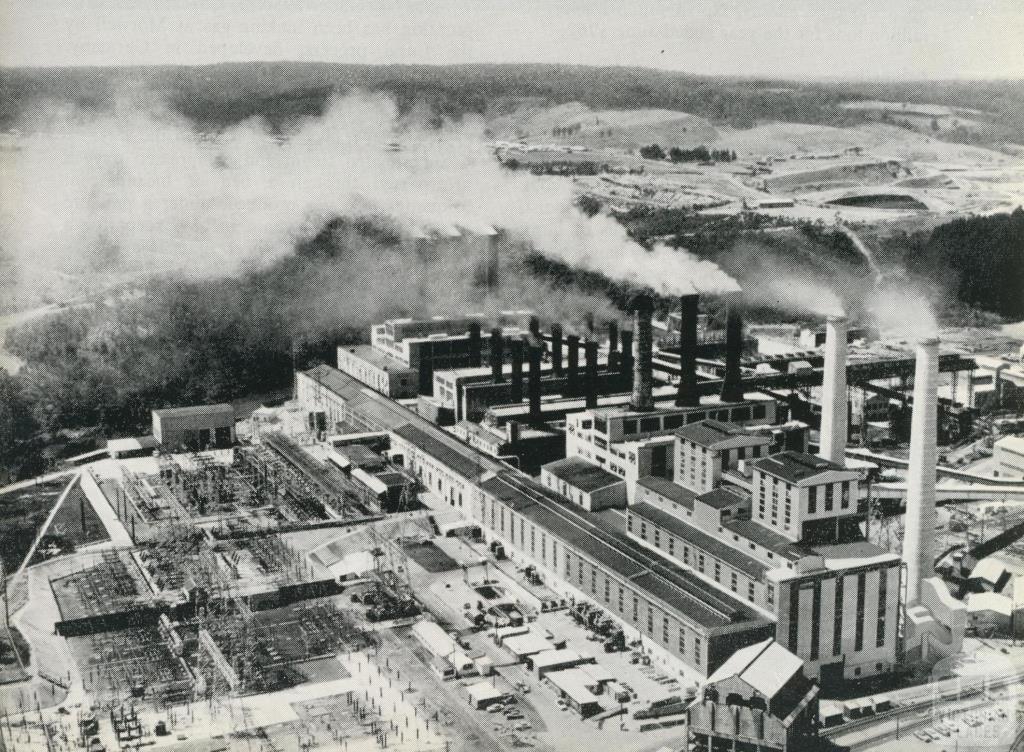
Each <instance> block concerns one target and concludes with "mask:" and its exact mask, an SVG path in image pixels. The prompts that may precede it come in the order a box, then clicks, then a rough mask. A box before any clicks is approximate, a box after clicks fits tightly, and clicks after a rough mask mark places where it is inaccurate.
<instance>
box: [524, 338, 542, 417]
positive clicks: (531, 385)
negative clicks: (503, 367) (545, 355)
mask: <svg viewBox="0 0 1024 752" xmlns="http://www.w3.org/2000/svg"><path fill="white" fill-rule="evenodd" d="M540 354H541V349H540V345H537V344H533V343H531V344H530V347H529V357H530V376H529V381H528V382H527V395H528V397H529V399H530V423H532V424H533V425H537V424H539V423H540V422H541V417H540Z"/></svg>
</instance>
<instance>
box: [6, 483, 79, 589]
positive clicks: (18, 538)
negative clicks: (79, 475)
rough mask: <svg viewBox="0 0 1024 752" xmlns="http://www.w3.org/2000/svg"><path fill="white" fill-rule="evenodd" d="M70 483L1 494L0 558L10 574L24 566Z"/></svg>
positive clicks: (45, 484) (44, 484) (44, 485)
mask: <svg viewBox="0 0 1024 752" xmlns="http://www.w3.org/2000/svg"><path fill="white" fill-rule="evenodd" d="M67 483H68V479H67V478H62V479H58V480H53V481H49V482H47V483H41V484H39V485H33V486H29V487H27V488H22V489H19V490H17V491H11V492H8V493H6V494H2V495H0V557H3V562H4V567H5V568H6V571H8V572H14V571H15V570H17V569H18V567H19V566H21V563H22V560H23V559H24V558H25V555H26V554H27V553H28V551H29V549H30V548H31V546H32V541H33V540H35V537H36V535H37V534H38V532H39V528H40V527H41V526H42V525H43V523H44V522H45V520H46V517H47V515H48V514H49V513H50V511H51V509H52V508H53V505H54V504H55V503H56V502H57V499H58V498H60V494H61V492H62V491H63V490H64V488H65V486H67Z"/></svg>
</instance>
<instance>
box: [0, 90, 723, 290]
mask: <svg viewBox="0 0 1024 752" xmlns="http://www.w3.org/2000/svg"><path fill="white" fill-rule="evenodd" d="M25 130H27V131H29V132H30V133H32V135H31V136H30V137H28V138H26V139H24V142H23V143H22V144H21V145H20V146H21V148H20V150H19V151H16V152H12V153H11V154H10V156H11V159H12V165H11V166H10V168H9V172H10V173H11V175H12V177H13V179H12V180H5V181H3V184H2V185H0V245H2V247H3V249H4V250H5V251H6V252H7V253H8V254H9V255H12V256H13V257H14V259H15V261H16V263H17V264H18V265H19V267H20V268H22V269H23V270H28V273H29V274H36V273H39V274H45V273H49V271H50V270H60V271H64V272H68V273H76V272H78V271H80V270H82V269H88V268H90V267H94V266H96V265H98V264H104V263H107V264H109V263H110V262H111V261H116V263H117V268H118V269H120V270H138V271H142V272H153V271H173V272H175V273H182V274H186V275H193V276H199V277H206V276H218V275H230V274H236V273H239V272H243V271H247V270H253V269H260V268H265V267H266V266H267V265H268V264H270V263H272V262H274V261H276V260H279V259H280V258H282V257H284V256H286V255H288V254H290V253H291V252H292V250H293V249H294V247H295V244H296V242H298V241H299V240H301V239H303V238H308V237H310V236H312V235H314V234H315V233H316V232H317V231H318V230H319V229H320V228H322V227H323V226H324V223H325V222H327V221H328V220H329V219H331V218H333V217H337V216H342V217H354V216H366V215H374V216H384V217H387V218H389V219H390V220H392V221H394V222H396V223H397V224H398V225H399V227H400V229H401V231H402V233H403V234H405V235H407V236H409V237H418V236H427V237H436V236H442V237H447V236H455V235H458V234H467V233H466V231H469V233H468V234H480V235H486V234H487V233H490V232H492V228H502V229H503V230H504V231H505V232H506V233H507V234H508V235H509V236H510V237H511V238H514V239H521V240H522V241H523V242H525V243H528V244H529V245H531V246H532V247H534V248H535V249H536V250H538V251H540V252H541V253H543V254H545V255H547V256H549V257H552V258H555V259H559V260H561V261H564V262H565V263H567V264H570V265H573V266H577V267H581V268H585V269H590V270H594V271H600V272H603V273H605V274H606V275H608V276H610V277H612V278H615V279H618V280H623V281H630V282H633V283H635V284H637V285H641V286H649V287H651V288H653V289H655V290H657V291H661V292H665V293H669V294H680V293H683V292H688V291H690V292H692V290H693V289H694V288H696V289H699V290H701V291H705V292H717V291H728V290H734V289H737V287H736V283H735V282H734V281H733V280H732V279H731V278H729V277H728V275H726V274H725V273H724V272H722V271H721V270H720V269H719V268H718V267H717V266H715V265H714V264H711V263H708V262H702V261H699V260H697V259H695V258H693V257H691V256H690V255H688V254H686V253H685V252H678V251H674V250H672V249H669V248H667V247H663V246H659V247H657V248H655V249H654V250H653V251H648V250H646V249H644V248H643V247H641V246H640V245H638V244H636V243H634V242H633V241H631V240H630V239H629V238H628V236H627V235H626V233H625V230H624V229H623V228H622V227H621V225H619V224H618V223H617V222H616V221H615V220H613V219H611V218H609V217H606V216H602V215H598V216H596V217H593V218H588V217H587V216H586V215H584V214H583V213H581V212H580V211H578V210H577V209H576V208H575V207H574V205H573V198H574V196H573V192H572V186H571V184H570V183H569V181H566V180H564V179H558V178H541V177H537V176H534V175H531V174H525V173H522V172H515V173H513V172H510V171H508V170H505V169H504V168H502V167H501V166H500V165H499V164H497V161H496V160H495V159H494V157H493V155H492V154H491V153H490V152H489V150H488V149H487V148H486V145H485V140H484V137H483V124H482V122H480V121H479V120H474V119H467V120H465V121H464V122H460V123H448V124H445V125H444V126H443V127H442V128H440V129H432V128H427V127H425V126H422V125H421V124H419V123H417V122H415V121H413V120H408V119H402V118H400V117H399V115H398V112H397V109H396V106H395V104H394V102H393V101H392V100H391V99H389V98H388V97H386V96H379V95H368V94H354V95H349V96H346V97H344V98H339V99H337V100H336V101H334V102H333V103H332V104H331V106H330V107H329V108H328V109H327V111H326V113H325V114H324V115H323V116H322V117H318V118H311V119H307V120H303V121H301V122H299V123H297V124H296V125H295V126H294V127H293V128H292V129H291V131H289V132H287V133H285V134H283V136H281V137H276V136H274V135H273V134H271V132H270V131H269V130H268V129H267V127H266V126H265V124H263V123H262V122H260V121H259V120H251V121H247V122H245V123H242V124H240V125H237V126H235V127H232V128H230V129H227V130H226V131H224V132H222V133H219V134H216V136H207V135H205V134H200V133H197V132H196V131H195V129H194V127H193V126H192V125H191V124H190V123H188V122H185V121H183V120H181V119H180V118H179V117H177V116H175V115H174V114H172V113H170V112H168V111H167V110H166V109H163V108H161V107H159V106H154V105H153V104H152V103H149V102H147V103H145V104H144V105H142V106H140V105H139V103H138V101H137V100H135V101H131V102H122V103H120V104H119V105H118V106H117V107H116V108H115V109H114V110H113V111H112V112H108V113H104V114H101V115H95V114H86V113H83V112H79V111H67V110H65V111H59V112H48V113H45V114H44V115H38V114H37V116H36V117H35V119H34V120H33V121H32V122H28V123H26V126H25ZM464 247H465V248H468V247H469V246H468V245H466V246H464ZM399 250H401V249H399ZM397 252H398V251H396V253H397ZM466 253H468V251H459V252H457V253H455V254H454V258H453V257H451V254H450V257H449V258H448V263H447V265H445V264H441V265H439V266H438V267H437V268H434V267H424V266H422V265H420V266H417V265H416V263H415V262H412V261H411V260H410V257H409V255H408V254H402V255H397V256H394V257H388V258H380V259H378V260H377V261H378V262H379V263H377V264H374V263H369V262H368V263H366V264H365V265H364V266H365V267H366V269H365V270H363V271H360V272H357V273H356V276H360V275H361V276H362V277H363V279H361V280H360V282H361V284H363V285H364V287H363V288H362V289H363V291H367V290H370V291H380V292H381V293H384V292H388V293H389V294H390V293H393V292H395V291H394V290H392V289H391V287H392V282H391V280H392V279H393V278H395V277H397V278H398V280H405V281H406V282H407V281H408V280H409V279H411V278H412V279H414V278H413V277H410V275H412V274H419V275H427V276H430V277H435V276H436V277H438V279H440V280H441V281H442V282H445V283H448V284H449V286H450V287H452V288H453V289H455V288H458V287H459V286H458V285H457V284H456V281H457V280H459V278H460V276H463V277H464V276H465V275H466V274H467V273H468V271H467V266H466V262H467V261H469V260H470V259H468V258H466V257H465V254H466ZM460 260H461V261H462V263H461V264H460V263H458V262H459V261H460ZM375 265H376V266H377V267H378V271H373V267H374V266H375ZM339 271H343V270H339ZM363 272H365V273H363ZM443 275H449V276H447V279H446V278H445V276H443ZM504 284H506V285H508V286H509V287H510V289H508V290H505V292H504V294H503V296H502V297H503V298H504V301H507V300H509V299H510V298H511V299H515V298H516V297H517V296H521V297H524V298H525V299H524V302H526V303H529V304H531V305H532V304H534V303H535V302H536V301H537V299H538V297H539V296H538V294H537V293H538V292H545V291H532V292H531V291H530V290H529V289H526V288H525V287H524V286H522V285H519V287H518V288H517V283H516V280H514V279H511V280H505V282H504ZM367 285H372V287H366V286H367ZM441 292H442V293H443V290H442V291H441ZM458 295H459V293H458V292H456V293H455V294H454V295H451V296H449V297H454V298H457V297H458ZM370 297H374V296H370ZM375 297H377V299H378V300H379V299H380V297H381V296H379V295H378V296H375ZM451 302H453V303H454V302H455V301H454V300H453V301H451ZM568 303H570V304H574V305H586V306H588V307H592V306H593V304H594V303H595V301H593V300H588V301H580V300H574V301H568Z"/></svg>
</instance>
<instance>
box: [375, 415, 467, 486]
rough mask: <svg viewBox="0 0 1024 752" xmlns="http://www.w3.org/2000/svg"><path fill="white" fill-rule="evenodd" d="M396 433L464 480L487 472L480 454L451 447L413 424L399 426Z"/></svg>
mask: <svg viewBox="0 0 1024 752" xmlns="http://www.w3.org/2000/svg"><path fill="white" fill-rule="evenodd" d="M394 433H395V434H396V435H398V436H401V437H402V438H403V439H405V440H406V441H408V442H409V443H410V444H415V445H416V446H417V447H418V448H420V449H422V450H423V451H425V452H426V453H427V454H429V455H430V456H431V457H433V458H435V459H437V460H439V461H440V462H442V463H444V464H445V465H447V466H448V467H449V468H451V469H452V470H454V471H455V472H457V473H458V474H459V475H461V476H462V477H463V478H477V477H479V476H480V474H481V473H483V472H485V470H486V467H485V466H484V463H483V462H482V461H481V460H480V457H481V456H482V455H481V454H480V453H479V452H476V451H474V450H473V449H471V448H470V447H464V448H463V447H456V446H451V445H450V444H448V443H447V442H445V441H441V440H440V439H439V438H437V437H436V436H434V435H433V432H429V433H428V432H427V431H424V430H422V429H419V428H417V427H416V426H414V425H412V424H411V423H407V424H406V425H404V426H399V427H398V428H396V429H394Z"/></svg>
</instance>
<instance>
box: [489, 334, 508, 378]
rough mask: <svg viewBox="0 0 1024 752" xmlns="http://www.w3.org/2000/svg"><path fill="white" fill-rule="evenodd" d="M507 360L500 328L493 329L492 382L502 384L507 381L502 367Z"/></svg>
mask: <svg viewBox="0 0 1024 752" xmlns="http://www.w3.org/2000/svg"><path fill="white" fill-rule="evenodd" d="M504 360H505V339H504V337H502V332H501V328H500V327H495V328H494V329H491V381H493V382H494V383H495V384H500V383H502V382H503V381H504V380H505V374H504V373H503V372H502V367H503V365H504V362H503V361H504Z"/></svg>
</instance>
